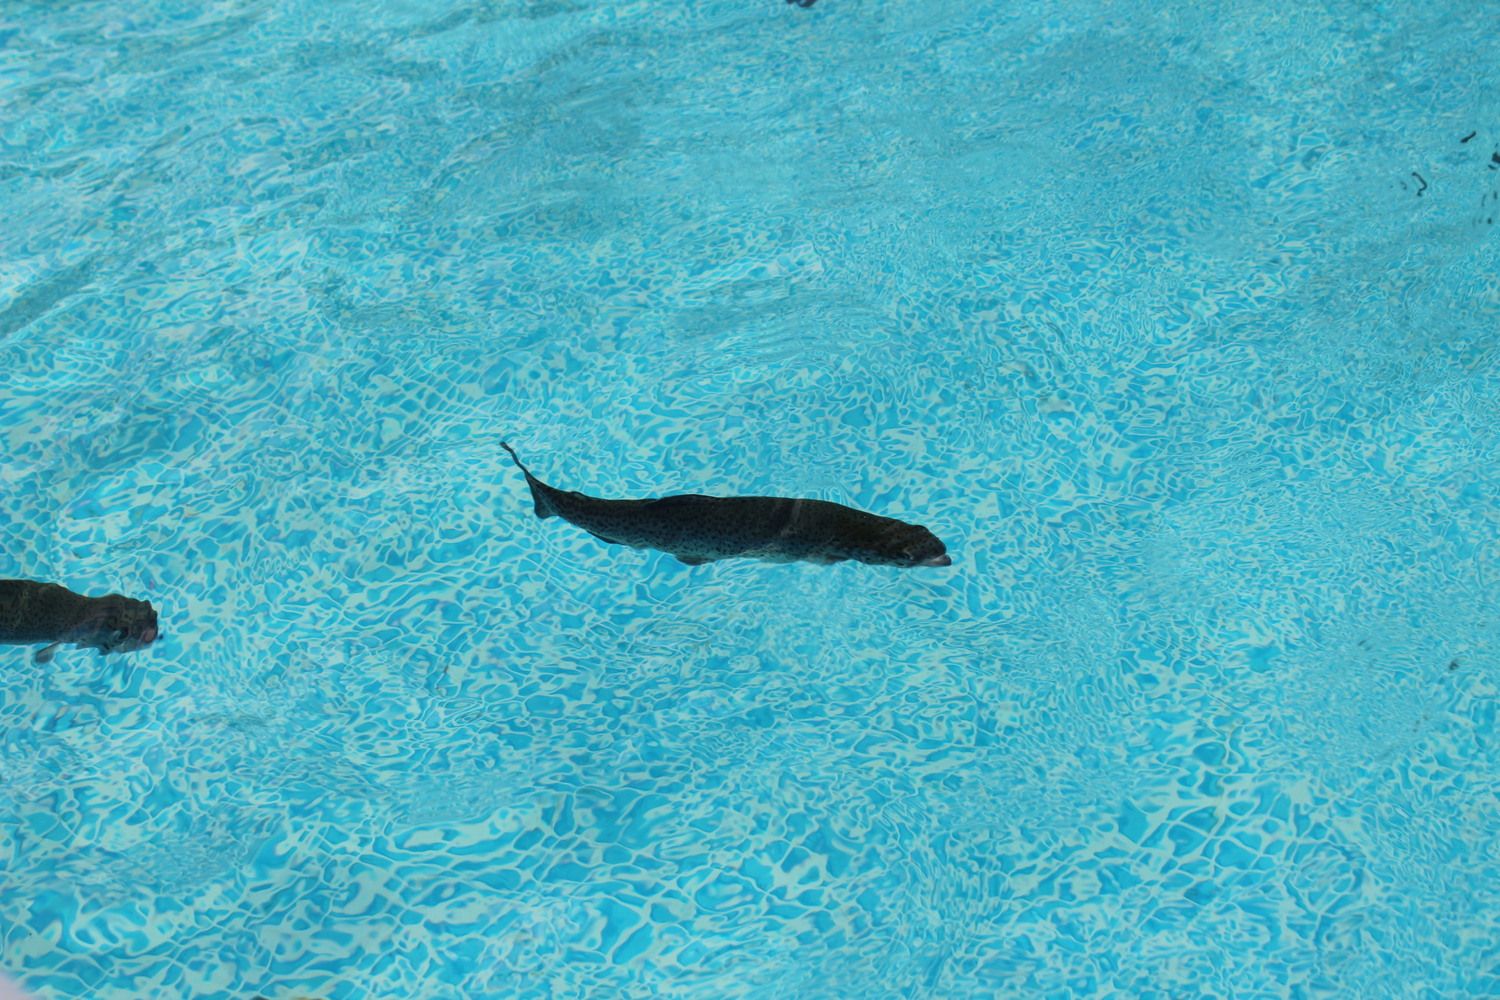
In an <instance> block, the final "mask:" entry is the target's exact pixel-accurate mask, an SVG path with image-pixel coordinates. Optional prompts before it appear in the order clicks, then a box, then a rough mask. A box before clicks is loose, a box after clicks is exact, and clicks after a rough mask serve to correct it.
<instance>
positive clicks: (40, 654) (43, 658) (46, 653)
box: [31, 642, 62, 663]
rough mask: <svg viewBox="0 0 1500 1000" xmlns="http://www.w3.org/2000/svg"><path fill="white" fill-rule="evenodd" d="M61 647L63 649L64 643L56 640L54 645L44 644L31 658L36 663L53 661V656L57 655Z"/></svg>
mask: <svg viewBox="0 0 1500 1000" xmlns="http://www.w3.org/2000/svg"><path fill="white" fill-rule="evenodd" d="M59 649H62V643H60V642H54V643H53V644H52V645H50V646H43V647H42V648H41V649H39V650H37V651H36V652H35V653H33V654H31V659H32V660H33V661H34V662H36V663H51V662H52V657H53V656H55V655H57V651H58V650H59Z"/></svg>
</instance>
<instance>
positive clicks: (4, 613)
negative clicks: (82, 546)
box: [0, 580, 158, 663]
mask: <svg viewBox="0 0 1500 1000" xmlns="http://www.w3.org/2000/svg"><path fill="white" fill-rule="evenodd" d="M157 636H158V632H157V622H156V610H155V609H154V608H152V607H151V605H150V604H149V603H148V602H146V601H137V600H135V599H133V598H130V597H121V596H120V595H119V594H108V595H106V596H104V597H84V596H83V595H82V594H75V593H74V592H73V591H71V590H69V589H68V588H67V587H63V586H60V585H59V584H56V583H39V582H37V581H35V580H0V643H4V644H9V645H29V644H32V643H46V644H47V645H46V647H45V648H43V649H39V650H37V653H36V657H35V659H36V661H37V662H38V663H46V662H47V661H48V660H50V659H52V655H53V654H54V653H55V652H56V651H57V649H58V647H59V646H62V645H63V644H65V643H73V644H75V645H78V646H82V647H84V648H87V649H97V650H98V651H99V653H100V655H101V656H102V655H104V654H107V653H130V652H133V651H135V650H137V649H143V648H145V647H146V646H149V645H151V643H153V642H155V641H156V639H157Z"/></svg>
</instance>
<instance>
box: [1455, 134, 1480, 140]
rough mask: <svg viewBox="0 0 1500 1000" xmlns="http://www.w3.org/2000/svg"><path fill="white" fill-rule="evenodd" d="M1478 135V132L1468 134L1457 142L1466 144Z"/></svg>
mask: <svg viewBox="0 0 1500 1000" xmlns="http://www.w3.org/2000/svg"><path fill="white" fill-rule="evenodd" d="M1478 134H1479V133H1478V132H1470V133H1469V134H1468V135H1466V136H1464V137H1463V138H1462V139H1460V140H1458V141H1459V142H1468V141H1469V140H1470V139H1472V138H1474V137H1475V136H1476V135H1478Z"/></svg>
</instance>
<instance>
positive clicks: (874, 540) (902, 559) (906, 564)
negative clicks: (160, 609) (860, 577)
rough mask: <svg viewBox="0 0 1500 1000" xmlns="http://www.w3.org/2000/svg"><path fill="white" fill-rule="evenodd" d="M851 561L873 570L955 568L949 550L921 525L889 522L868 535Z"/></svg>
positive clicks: (854, 549)
mask: <svg viewBox="0 0 1500 1000" xmlns="http://www.w3.org/2000/svg"><path fill="white" fill-rule="evenodd" d="M849 556H850V558H852V559H855V560H857V561H859V562H862V563H868V564H870V565H872V566H900V567H903V568H911V567H916V566H952V565H953V559H952V557H950V556H949V555H948V547H947V546H946V545H944V544H943V542H942V540H941V539H939V538H938V536H936V535H934V534H933V533H932V532H930V531H928V530H927V529H926V528H924V527H922V526H921V525H920V524H907V523H906V522H905V521H886V522H885V523H883V524H881V525H879V526H878V527H876V528H874V529H873V530H872V531H870V532H868V533H865V537H863V538H861V539H860V541H859V543H858V544H856V545H855V546H854V547H853V548H852V550H851V552H850V553H849Z"/></svg>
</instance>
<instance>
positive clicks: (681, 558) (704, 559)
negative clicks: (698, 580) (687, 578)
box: [672, 552, 713, 566]
mask: <svg viewBox="0 0 1500 1000" xmlns="http://www.w3.org/2000/svg"><path fill="white" fill-rule="evenodd" d="M672 554H673V555H674V556H676V557H677V561H678V562H680V563H684V564H686V565H688V566H702V565H703V564H704V563H710V562H713V560H712V559H710V558H709V557H708V556H694V555H685V554H683V553H681V552H673V553H672Z"/></svg>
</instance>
